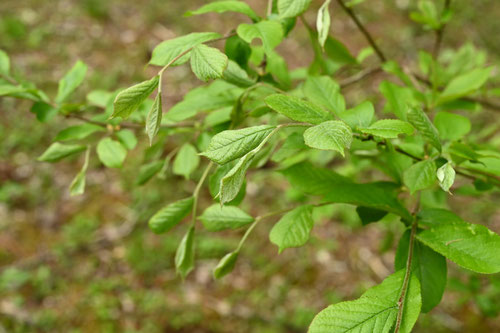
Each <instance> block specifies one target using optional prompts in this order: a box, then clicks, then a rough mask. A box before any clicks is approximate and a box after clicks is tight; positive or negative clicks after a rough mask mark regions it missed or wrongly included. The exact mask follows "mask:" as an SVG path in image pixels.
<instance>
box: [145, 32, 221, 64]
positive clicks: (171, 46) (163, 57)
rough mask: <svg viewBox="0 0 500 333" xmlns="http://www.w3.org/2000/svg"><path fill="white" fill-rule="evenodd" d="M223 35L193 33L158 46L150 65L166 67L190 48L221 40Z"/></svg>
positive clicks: (182, 61) (185, 59)
mask: <svg viewBox="0 0 500 333" xmlns="http://www.w3.org/2000/svg"><path fill="white" fill-rule="evenodd" d="M220 37H221V35H220V34H218V33H215V32H193V33H190V34H188V35H186V36H181V37H177V38H174V39H169V40H166V41H163V42H161V43H160V44H158V45H157V46H156V47H155V48H154V50H153V55H152V56H151V60H150V61H149V63H150V64H151V65H156V66H165V65H167V64H168V63H170V62H171V61H172V60H174V59H175V58H176V57H177V56H179V55H180V54H181V53H183V52H186V51H187V50H189V49H190V48H192V47H194V46H196V45H199V44H201V43H204V42H207V41H209V40H213V39H217V38H220ZM189 56H190V54H189V53H188V54H186V55H184V56H182V57H181V58H179V59H178V60H176V61H175V63H173V64H172V66H175V65H181V64H183V63H185V62H187V61H188V60H189Z"/></svg>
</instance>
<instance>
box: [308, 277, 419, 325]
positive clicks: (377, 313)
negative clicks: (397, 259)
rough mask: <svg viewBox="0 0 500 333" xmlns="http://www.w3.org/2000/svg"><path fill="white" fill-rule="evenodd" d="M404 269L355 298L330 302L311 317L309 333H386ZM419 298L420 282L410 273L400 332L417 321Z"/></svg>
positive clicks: (395, 309) (396, 305) (396, 301)
mask: <svg viewBox="0 0 500 333" xmlns="http://www.w3.org/2000/svg"><path fill="white" fill-rule="evenodd" d="M404 276H405V270H404V269H402V270H400V271H397V272H396V273H394V274H392V275H390V276H389V277H387V278H386V279H385V280H384V281H383V282H382V283H381V284H379V285H378V286H375V287H372V288H370V289H368V290H367V291H366V292H365V293H364V294H363V295H361V297H360V298H358V299H357V300H354V301H347V302H341V303H337V304H334V305H330V306H329V307H327V308H326V309H324V310H323V311H321V312H320V313H318V314H317V315H316V317H314V319H313V321H312V323H311V325H310V326H309V330H308V333H330V332H377V333H388V332H389V331H390V330H391V328H392V327H393V325H394V323H395V321H396V317H397V314H398V307H399V304H398V302H399V298H400V295H401V289H402V287H403V281H404ZM421 304H422V299H421V297H420V284H419V282H418V279H417V278H416V277H415V275H414V274H411V275H410V280H409V284H408V289H407V291H406V298H405V302H404V304H402V306H404V308H403V317H402V322H401V328H400V333H403V332H404V333H409V332H410V331H411V329H412V327H413V325H414V324H415V322H416V321H417V318H418V315H419V313H420V307H421Z"/></svg>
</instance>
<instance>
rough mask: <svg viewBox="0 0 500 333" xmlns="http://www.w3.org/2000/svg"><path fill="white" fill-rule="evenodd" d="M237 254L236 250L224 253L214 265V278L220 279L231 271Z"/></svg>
mask: <svg viewBox="0 0 500 333" xmlns="http://www.w3.org/2000/svg"><path fill="white" fill-rule="evenodd" d="M238 254H239V252H238V251H234V252H230V253H228V254H226V255H225V256H224V257H223V258H222V259H221V260H220V261H219V263H218V264H217V266H216V267H215V269H214V278H216V279H220V278H222V277H224V276H226V275H227V274H229V273H231V272H232V271H233V269H234V265H235V264H236V260H238Z"/></svg>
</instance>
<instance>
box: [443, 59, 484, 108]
mask: <svg viewBox="0 0 500 333" xmlns="http://www.w3.org/2000/svg"><path fill="white" fill-rule="evenodd" d="M492 69H493V68H492V67H488V68H476V69H473V70H472V71H470V72H467V73H465V74H462V75H460V76H458V77H456V78H454V79H453V80H451V81H450V83H448V85H447V86H446V88H444V90H443V92H442V93H441V95H439V98H438V104H442V103H444V102H447V101H450V100H453V99H457V98H460V97H463V96H467V95H469V94H471V93H473V92H474V91H476V90H477V89H479V88H481V86H482V85H483V84H485V83H486V81H487V80H488V78H489V77H490V73H491V70H492Z"/></svg>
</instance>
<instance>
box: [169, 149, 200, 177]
mask: <svg viewBox="0 0 500 333" xmlns="http://www.w3.org/2000/svg"><path fill="white" fill-rule="evenodd" d="M199 164H200V157H199V156H198V153H197V151H196V148H195V147H193V145H191V144H189V143H185V144H184V145H182V147H181V148H180V149H179V152H178V153H177V155H176V156H175V160H174V166H173V169H172V171H173V172H174V174H176V175H181V176H184V177H185V178H186V179H188V178H189V175H190V174H191V173H192V172H193V171H194V170H196V168H197V167H198V165H199Z"/></svg>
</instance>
